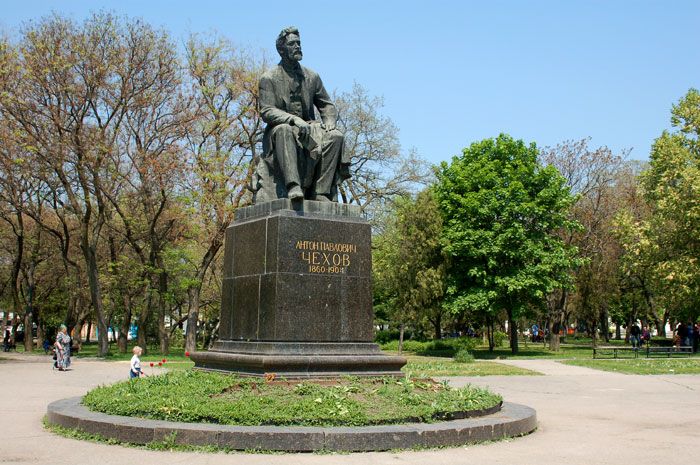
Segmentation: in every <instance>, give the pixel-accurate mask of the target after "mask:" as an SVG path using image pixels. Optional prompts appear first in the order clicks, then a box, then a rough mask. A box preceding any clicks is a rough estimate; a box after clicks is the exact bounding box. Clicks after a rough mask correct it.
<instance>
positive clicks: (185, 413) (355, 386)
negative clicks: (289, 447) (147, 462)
mask: <svg viewBox="0 0 700 465" xmlns="http://www.w3.org/2000/svg"><path fill="white" fill-rule="evenodd" d="M498 402H501V397H500V396H498V395H495V394H492V393H490V392H488V391H486V390H485V389H481V388H477V387H473V386H467V387H464V388H459V389H453V388H450V387H449V386H447V385H446V384H441V383H435V382H434V381H432V380H429V379H412V378H410V377H406V378H400V379H394V378H371V379H356V378H345V379H342V380H339V381H338V382H336V383H333V384H331V385H322V384H316V383H312V382H301V383H291V382H289V383H288V382H286V381H273V382H264V381H262V380H259V379H251V378H240V377H236V376H233V375H226V374H220V373H204V372H198V371H179V372H174V373H167V374H164V375H161V376H151V377H147V378H141V379H135V380H129V381H124V382H121V383H117V384H114V385H112V386H100V387H98V388H96V389H93V390H92V391H90V392H89V393H88V394H87V395H86V396H85V398H84V400H83V403H84V404H85V405H86V406H88V407H89V408H90V409H92V410H96V411H99V412H104V413H109V414H113V415H124V416H139V417H146V418H152V419H160V420H168V421H184V422H207V423H217V424H230V425H304V426H312V425H315V426H340V425H348V426H360V425H373V424H391V423H401V422H403V421H405V420H406V419H408V418H417V419H420V421H425V422H432V421H435V420H437V419H441V418H443V417H445V415H448V414H449V413H451V412H456V411H465V410H474V409H484V408H489V407H492V406H494V405H496V404H497V403H498Z"/></svg>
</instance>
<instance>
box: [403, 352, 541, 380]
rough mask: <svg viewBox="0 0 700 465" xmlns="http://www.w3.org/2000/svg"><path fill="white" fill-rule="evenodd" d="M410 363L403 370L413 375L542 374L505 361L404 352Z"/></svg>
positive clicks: (429, 376) (422, 376)
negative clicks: (459, 359) (461, 359)
mask: <svg viewBox="0 0 700 465" xmlns="http://www.w3.org/2000/svg"><path fill="white" fill-rule="evenodd" d="M404 355H405V356H406V359H407V360H408V363H407V364H406V366H404V367H403V369H402V371H403V372H404V373H408V374H410V375H411V376H418V377H421V378H431V377H434V376H511V375H524V376H530V375H540V374H541V373H538V372H536V371H532V370H526V369H524V368H518V367H513V366H509V365H505V364H503V363H496V362H488V361H475V362H472V363H458V362H455V361H454V360H452V359H449V358H444V357H421V356H419V355H410V354H404Z"/></svg>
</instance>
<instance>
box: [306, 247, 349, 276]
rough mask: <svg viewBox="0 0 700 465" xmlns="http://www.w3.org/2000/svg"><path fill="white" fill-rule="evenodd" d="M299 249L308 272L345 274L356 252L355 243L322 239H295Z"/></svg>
mask: <svg viewBox="0 0 700 465" xmlns="http://www.w3.org/2000/svg"><path fill="white" fill-rule="evenodd" d="M294 248H295V249H296V250H299V251H300V257H301V259H302V260H303V261H304V262H306V264H307V266H308V272H309V273H329V274H345V273H347V270H348V267H349V266H350V263H351V262H352V254H355V253H357V246H356V245H355V244H346V243H338V242H324V241H297V242H296V245H295V246H294Z"/></svg>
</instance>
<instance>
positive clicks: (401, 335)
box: [399, 321, 404, 355]
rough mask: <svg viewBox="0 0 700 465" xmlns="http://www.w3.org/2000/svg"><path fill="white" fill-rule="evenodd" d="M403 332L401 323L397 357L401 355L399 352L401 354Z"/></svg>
mask: <svg viewBox="0 0 700 465" xmlns="http://www.w3.org/2000/svg"><path fill="white" fill-rule="evenodd" d="M403 331H404V324H403V321H402V322H401V325H400V326H399V355H400V354H401V352H403Z"/></svg>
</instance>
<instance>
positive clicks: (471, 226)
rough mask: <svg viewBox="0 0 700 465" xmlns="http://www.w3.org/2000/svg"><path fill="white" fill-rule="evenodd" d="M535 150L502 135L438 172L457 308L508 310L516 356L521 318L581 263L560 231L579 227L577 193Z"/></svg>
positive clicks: (450, 285)
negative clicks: (574, 210) (574, 209)
mask: <svg viewBox="0 0 700 465" xmlns="http://www.w3.org/2000/svg"><path fill="white" fill-rule="evenodd" d="M538 154H539V152H538V150H537V147H536V146H535V144H534V143H533V144H530V145H529V146H528V145H525V143H524V142H523V141H521V140H514V139H513V138H511V137H510V136H508V135H505V134H501V135H500V136H498V137H497V138H495V139H485V140H483V141H481V142H476V143H473V144H472V145H471V146H470V147H469V148H466V149H464V151H463V153H462V155H461V156H459V157H454V158H453V159H452V162H451V163H449V164H448V163H445V162H443V163H442V164H441V165H440V168H439V169H438V172H437V177H438V182H437V185H436V188H435V191H436V193H437V198H438V201H439V204H440V209H441V211H442V214H443V221H444V227H443V236H442V237H443V241H444V247H445V251H446V253H447V255H448V260H449V263H450V266H449V269H448V274H447V276H448V299H449V300H450V306H451V308H452V311H453V312H460V311H463V310H471V311H477V312H479V313H481V314H484V315H485V316H486V317H487V319H488V318H489V317H490V318H493V317H494V316H495V315H496V314H497V312H499V311H502V310H505V311H506V312H507V315H508V322H509V328H510V341H511V350H512V351H513V353H516V352H517V351H518V338H517V336H518V330H517V323H516V322H517V320H518V318H519V317H520V316H521V315H523V314H524V313H525V312H526V311H527V310H528V309H530V308H531V307H538V308H542V307H544V305H546V300H547V296H548V295H549V294H550V293H551V292H552V291H553V290H554V289H557V288H561V287H566V286H569V285H570V284H571V275H570V271H571V269H572V268H573V267H574V266H576V265H577V264H578V263H579V260H578V258H577V256H576V249H575V247H571V246H567V245H566V244H565V243H564V241H562V239H561V236H560V235H558V234H557V232H559V231H561V230H568V229H574V228H577V227H578V225H577V223H576V222H574V221H572V220H571V219H570V218H569V215H568V212H569V209H570V208H571V206H572V205H573V203H574V202H575V197H574V196H572V195H571V192H570V189H569V188H568V187H567V185H566V180H565V179H564V178H563V177H562V176H561V175H560V174H559V172H558V171H557V170H556V169H555V168H554V167H553V166H546V167H543V166H541V165H540V164H539V163H538V161H537V157H538ZM489 345H490V347H491V348H493V343H492V341H491V343H490V344H489Z"/></svg>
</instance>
